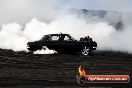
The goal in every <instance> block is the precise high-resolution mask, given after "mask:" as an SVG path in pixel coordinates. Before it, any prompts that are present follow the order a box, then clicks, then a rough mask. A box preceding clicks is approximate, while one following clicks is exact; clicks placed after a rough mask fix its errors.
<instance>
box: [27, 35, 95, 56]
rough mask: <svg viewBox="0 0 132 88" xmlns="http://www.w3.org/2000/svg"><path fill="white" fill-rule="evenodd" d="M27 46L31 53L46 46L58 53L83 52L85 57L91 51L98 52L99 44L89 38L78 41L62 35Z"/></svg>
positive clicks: (49, 36) (47, 37)
mask: <svg viewBox="0 0 132 88" xmlns="http://www.w3.org/2000/svg"><path fill="white" fill-rule="evenodd" d="M27 46H28V48H27V49H28V50H30V51H36V50H41V49H42V47H43V46H46V47H47V48H49V49H52V50H55V51H57V52H58V53H75V52H81V53H82V54H83V55H88V54H89V53H90V52H91V51H93V50H96V48H97V43H96V42H95V41H93V40H92V38H90V37H89V36H87V37H85V38H80V40H79V41H77V40H75V39H74V38H73V37H71V36H70V35H69V34H62V33H61V34H49V35H44V36H43V37H42V39H40V40H39V41H35V42H28V43H27Z"/></svg>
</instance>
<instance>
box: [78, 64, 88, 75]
mask: <svg viewBox="0 0 132 88" xmlns="http://www.w3.org/2000/svg"><path fill="white" fill-rule="evenodd" d="M78 71H79V74H80V75H81V76H84V75H85V74H86V72H85V70H84V69H83V68H82V66H79V69H78Z"/></svg>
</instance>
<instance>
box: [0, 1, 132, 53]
mask: <svg viewBox="0 0 132 88" xmlns="http://www.w3.org/2000/svg"><path fill="white" fill-rule="evenodd" d="M2 1H3V4H1V5H0V6H1V7H0V9H1V11H0V13H1V16H0V19H2V21H0V24H1V25H2V26H1V29H0V48H2V49H11V50H14V51H27V42H31V41H37V40H39V39H41V37H43V35H45V34H50V33H60V32H62V33H68V34H71V35H72V36H73V37H75V38H76V39H78V40H79V38H80V37H85V36H88V35H89V36H90V37H92V38H93V40H94V41H96V42H97V43H98V48H97V49H98V50H112V51H123V52H124V51H125V52H129V53H132V46H131V45H132V42H131V40H130V38H131V37H132V35H131V33H132V30H131V22H132V20H131V19H130V18H131V15H130V14H131V13H125V14H124V13H117V12H105V15H104V16H103V17H102V14H104V13H101V15H100V14H96V13H97V12H90V13H88V14H86V13H80V12H77V13H76V12H75V13H74V11H73V13H74V14H73V13H71V12H70V11H69V8H70V7H69V6H64V8H55V7H56V6H57V4H60V0H57V2H56V1H55V2H53V0H52V1H51V0H48V1H46V0H44V1H43V0H40V2H39V3H37V2H36V0H33V1H31V0H23V1H21V2H20V1H18V0H13V1H12V3H10V4H7V2H8V1H7V0H2ZM43 2H45V4H44V5H42V4H40V3H43ZM4 3H6V4H4ZM20 3H21V4H20ZM55 3H56V4H55ZM16 5H19V7H18V8H16ZM77 7H78V8H80V6H78V5H77ZM42 8H43V9H42ZM7 9H8V10H7ZM26 9H27V10H26ZM42 11H43V12H42ZM4 14H9V15H7V16H4V17H5V18H4V17H3V15H4ZM80 14H81V15H80ZM91 14H92V15H91ZM94 14H96V15H94ZM98 15H99V16H98ZM118 22H120V23H121V24H122V25H123V27H122V29H120V27H119V30H117V28H116V23H118Z"/></svg>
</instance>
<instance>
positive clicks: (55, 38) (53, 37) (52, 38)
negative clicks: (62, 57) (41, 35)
mask: <svg viewBox="0 0 132 88" xmlns="http://www.w3.org/2000/svg"><path fill="white" fill-rule="evenodd" d="M58 39H59V37H58V36H52V37H51V40H52V41H58Z"/></svg>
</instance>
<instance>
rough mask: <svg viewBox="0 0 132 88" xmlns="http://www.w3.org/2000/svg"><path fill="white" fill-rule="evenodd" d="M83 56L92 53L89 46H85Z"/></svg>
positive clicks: (82, 51)
mask: <svg viewBox="0 0 132 88" xmlns="http://www.w3.org/2000/svg"><path fill="white" fill-rule="evenodd" d="M81 53H82V55H88V54H89V53H90V48H89V47H87V46H84V47H83V48H82V50H81Z"/></svg>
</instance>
